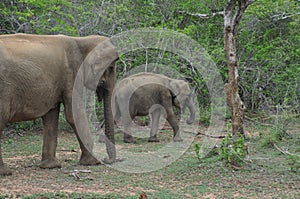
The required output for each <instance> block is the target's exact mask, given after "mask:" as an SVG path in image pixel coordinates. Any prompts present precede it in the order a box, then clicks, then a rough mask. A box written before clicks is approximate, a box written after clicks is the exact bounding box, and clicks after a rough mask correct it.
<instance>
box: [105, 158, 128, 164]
mask: <svg viewBox="0 0 300 199" xmlns="http://www.w3.org/2000/svg"><path fill="white" fill-rule="evenodd" d="M124 160H125V158H117V159H109V158H107V157H106V158H104V159H103V160H102V161H103V163H104V164H113V163H115V162H123V161H124Z"/></svg>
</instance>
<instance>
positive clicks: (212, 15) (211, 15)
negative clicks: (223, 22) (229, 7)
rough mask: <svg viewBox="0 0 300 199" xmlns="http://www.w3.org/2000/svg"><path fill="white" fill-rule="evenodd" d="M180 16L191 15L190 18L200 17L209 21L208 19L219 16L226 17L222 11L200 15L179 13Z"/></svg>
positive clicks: (185, 12)
mask: <svg viewBox="0 0 300 199" xmlns="http://www.w3.org/2000/svg"><path fill="white" fill-rule="evenodd" d="M179 13H180V14H186V15H189V16H193V17H199V18H201V19H208V18H212V17H214V16H217V15H221V16H224V14H225V13H224V11H220V12H214V13H211V14H200V13H189V12H187V11H179Z"/></svg>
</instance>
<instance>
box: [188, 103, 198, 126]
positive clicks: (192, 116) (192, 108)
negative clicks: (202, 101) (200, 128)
mask: <svg viewBox="0 0 300 199" xmlns="http://www.w3.org/2000/svg"><path fill="white" fill-rule="evenodd" d="M187 107H188V109H189V111H190V117H189V118H188V119H187V121H186V123H187V124H192V123H193V122H194V121H195V113H196V110H195V106H194V105H193V103H192V102H191V100H189V103H188V104H187Z"/></svg>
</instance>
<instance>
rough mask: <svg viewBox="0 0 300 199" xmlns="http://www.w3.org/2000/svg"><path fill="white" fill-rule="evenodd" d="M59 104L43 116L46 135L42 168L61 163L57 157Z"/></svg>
mask: <svg viewBox="0 0 300 199" xmlns="http://www.w3.org/2000/svg"><path fill="white" fill-rule="evenodd" d="M59 108H60V105H59V104H58V105H57V106H56V107H55V108H54V109H51V110H50V111H49V112H48V113H47V114H46V115H44V116H43V117H42V120H43V127H44V135H43V151H42V162H41V164H40V165H39V166H40V168H48V169H50V168H60V167H61V163H60V162H59V161H58V160H57V159H56V157H55V153H56V146H57V133H58V132H57V131H58V117H59Z"/></svg>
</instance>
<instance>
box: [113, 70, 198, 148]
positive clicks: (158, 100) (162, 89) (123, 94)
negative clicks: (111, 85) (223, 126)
mask: <svg viewBox="0 0 300 199" xmlns="http://www.w3.org/2000/svg"><path fill="white" fill-rule="evenodd" d="M113 100H114V102H113V105H114V108H113V114H114V117H115V120H116V121H117V120H119V119H120V118H121V117H122V121H123V124H124V142H126V143H132V142H134V138H133V137H132V136H131V135H130V132H129V126H130V123H131V122H132V119H133V118H134V117H135V116H145V115H148V114H151V116H152V117H151V119H152V124H151V130H150V138H149V139H148V141H149V142H158V141H159V140H158V138H157V136H156V134H157V131H158V125H159V118H160V115H161V114H162V112H163V110H165V113H166V119H167V121H168V122H169V124H170V125H171V126H172V128H173V131H174V138H173V140H174V141H182V139H181V137H180V132H179V126H178V124H177V121H176V117H175V115H174V112H173V106H175V107H178V108H183V110H184V109H185V108H186V107H188V109H189V111H190V117H189V118H188V120H187V123H188V124H191V123H193V121H194V119H195V107H194V105H193V94H192V92H191V90H190V88H189V84H188V83H187V82H185V81H183V80H177V79H171V78H169V77H166V76H164V75H160V74H155V73H138V74H135V75H133V76H130V77H127V78H125V79H123V80H122V81H121V82H120V83H119V84H118V86H116V88H115V90H114V93H113Z"/></svg>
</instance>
